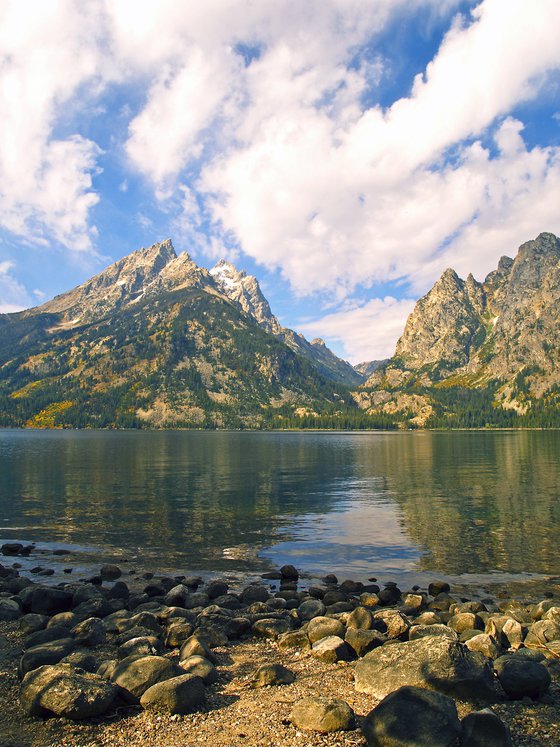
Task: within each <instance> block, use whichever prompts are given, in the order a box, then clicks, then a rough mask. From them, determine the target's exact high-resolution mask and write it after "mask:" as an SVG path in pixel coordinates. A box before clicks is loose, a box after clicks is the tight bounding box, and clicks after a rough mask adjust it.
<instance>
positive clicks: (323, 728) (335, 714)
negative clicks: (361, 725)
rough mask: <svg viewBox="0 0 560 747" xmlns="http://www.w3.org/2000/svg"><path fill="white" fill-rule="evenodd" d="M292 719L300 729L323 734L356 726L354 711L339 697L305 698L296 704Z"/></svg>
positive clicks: (291, 715) (291, 714)
mask: <svg viewBox="0 0 560 747" xmlns="http://www.w3.org/2000/svg"><path fill="white" fill-rule="evenodd" d="M290 721H291V722H292V723H293V724H294V725H295V726H297V727H298V728H299V729H305V730H308V731H318V732H321V733H323V734H326V733H328V732H332V731H347V730H348V729H353V728H354V726H355V721H354V711H353V710H352V709H351V708H350V706H349V705H348V703H346V702H345V701H344V700H339V699H338V698H304V699H303V700H300V701H298V702H297V703H296V704H295V705H294V707H293V709H292V712H291V713H290Z"/></svg>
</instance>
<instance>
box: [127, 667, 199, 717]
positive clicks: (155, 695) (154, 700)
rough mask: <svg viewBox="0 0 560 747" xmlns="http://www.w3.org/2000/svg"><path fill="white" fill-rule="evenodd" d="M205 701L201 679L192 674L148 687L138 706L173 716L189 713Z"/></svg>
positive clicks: (182, 675)
mask: <svg viewBox="0 0 560 747" xmlns="http://www.w3.org/2000/svg"><path fill="white" fill-rule="evenodd" d="M205 700H206V692H205V690H204V683H203V682H202V679H201V678H200V677H197V676H196V675H194V674H181V675H179V676H178V677H172V678H170V679H166V680H164V681H163V682H157V683H156V684H155V685H152V686H151V687H149V688H148V689H147V690H146V691H145V692H144V693H143V694H142V696H141V698H140V705H141V706H142V707H143V708H146V709H149V710H152V711H161V712H163V713H168V714H170V715H175V714H185V713H191V712H192V711H194V710H195V709H196V708H197V706H199V705H201V704H202V703H204V701H205Z"/></svg>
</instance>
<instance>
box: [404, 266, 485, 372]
mask: <svg viewBox="0 0 560 747" xmlns="http://www.w3.org/2000/svg"><path fill="white" fill-rule="evenodd" d="M483 304H484V294H483V290H482V287H481V286H480V284H479V283H477V282H476V280H474V278H473V277H472V275H469V279H468V280H467V282H465V281H464V280H461V279H460V278H459V276H458V275H457V273H456V272H455V271H454V270H451V269H448V270H446V271H445V272H444V273H443V275H442V276H441V278H440V279H439V280H438V281H437V283H436V284H435V285H434V287H433V288H432V290H431V291H430V292H429V293H428V294H427V295H425V296H424V297H423V298H421V299H420V300H419V301H418V303H417V304H416V308H415V309H414V311H413V312H412V314H410V316H409V317H408V321H407V323H406V327H405V330H404V332H403V335H402V337H401V338H400V340H399V341H398V343H397V348H396V351H395V355H396V356H397V357H398V358H400V359H401V360H402V362H403V364H404V366H405V367H407V368H412V369H416V368H421V367H423V366H426V365H433V364H435V363H443V364H444V365H448V366H450V367H458V366H463V365H465V364H466V363H467V362H468V359H469V351H470V346H471V340H472V337H473V335H474V333H475V332H476V330H477V329H478V327H479V325H480V312H481V310H482V308H483Z"/></svg>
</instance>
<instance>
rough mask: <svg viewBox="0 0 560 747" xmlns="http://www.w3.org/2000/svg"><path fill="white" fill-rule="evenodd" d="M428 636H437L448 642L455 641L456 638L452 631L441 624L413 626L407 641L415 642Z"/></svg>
mask: <svg viewBox="0 0 560 747" xmlns="http://www.w3.org/2000/svg"><path fill="white" fill-rule="evenodd" d="M430 635H439V636H442V637H443V638H447V639H448V640H450V641H457V640H458V636H457V633H456V632H455V631H454V630H451V628H448V627H447V625H443V624H442V623H433V624H431V625H413V626H412V627H411V628H410V630H409V633H408V639H409V640H410V641H417V640H418V638H426V636H430Z"/></svg>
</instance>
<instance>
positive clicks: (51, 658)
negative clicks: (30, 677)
mask: <svg viewBox="0 0 560 747" xmlns="http://www.w3.org/2000/svg"><path fill="white" fill-rule="evenodd" d="M73 650H74V641H73V640H72V639H71V638H63V639H62V640H58V641H51V642H50V643H43V644H41V645H40V646H33V647H32V648H28V649H27V651H26V652H25V653H24V654H23V656H22V657H21V659H20V661H19V673H20V676H21V677H23V676H24V675H25V674H27V673H28V672H31V671H32V670H33V669H38V668H39V667H42V666H43V665H45V664H58V662H59V661H60V660H61V659H64V657H65V656H68V654H70V653H72V651H73Z"/></svg>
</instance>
